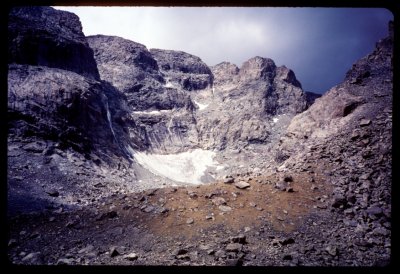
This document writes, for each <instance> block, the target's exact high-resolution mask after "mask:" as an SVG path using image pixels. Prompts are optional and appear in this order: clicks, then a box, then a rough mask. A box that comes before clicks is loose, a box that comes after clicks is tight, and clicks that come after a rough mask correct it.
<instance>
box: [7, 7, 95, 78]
mask: <svg viewBox="0 0 400 274" xmlns="http://www.w3.org/2000/svg"><path fill="white" fill-rule="evenodd" d="M8 62H9V63H17V64H28V65H34V66H47V67H52V68H60V69H64V70H69V71H73V72H76V73H78V74H80V75H82V76H85V77H89V78H93V79H96V80H99V73H98V70H97V66H96V62H95V61H94V58H93V51H92V50H91V48H90V47H89V46H88V43H87V41H86V38H85V36H84V35H83V33H82V26H81V23H80V21H79V18H78V16H76V15H75V14H73V13H69V12H64V11H57V10H54V9H52V8H50V7H15V8H12V9H11V11H10V14H9V25H8Z"/></svg>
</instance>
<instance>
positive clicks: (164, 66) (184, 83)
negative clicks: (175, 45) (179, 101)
mask: <svg viewBox="0 0 400 274" xmlns="http://www.w3.org/2000/svg"><path fill="white" fill-rule="evenodd" d="M150 52H151V54H152V55H153V56H154V59H156V60H157V63H158V64H159V66H160V69H161V72H162V73H163V74H164V75H165V79H166V84H167V86H179V87H181V88H182V89H184V90H188V91H191V90H201V89H205V88H207V87H210V86H211V85H212V81H213V75H212V73H211V70H210V68H209V67H208V66H207V65H206V64H205V63H204V62H203V61H201V59H200V58H199V57H197V56H194V55H191V54H188V53H186V52H183V51H174V50H162V49H151V50H150Z"/></svg>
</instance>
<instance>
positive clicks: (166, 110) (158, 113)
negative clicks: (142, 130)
mask: <svg viewBox="0 0 400 274" xmlns="http://www.w3.org/2000/svg"><path fill="white" fill-rule="evenodd" d="M169 111H170V110H168V109H162V110H152V111H132V113H133V114H145V115H161V114H163V113H167V112H169Z"/></svg>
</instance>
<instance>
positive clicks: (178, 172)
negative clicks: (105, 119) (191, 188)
mask: <svg viewBox="0 0 400 274" xmlns="http://www.w3.org/2000/svg"><path fill="white" fill-rule="evenodd" d="M128 150H130V151H131V152H133V150H132V149H131V148H130V147H129V148H128ZM214 156H215V152H212V151H208V150H202V149H195V150H192V151H186V152H182V153H178V154H167V155H162V154H147V153H144V152H133V157H134V158H135V160H136V161H137V162H138V163H139V164H140V165H141V166H143V167H144V168H146V169H148V170H149V171H150V172H152V173H153V174H155V175H159V176H163V177H166V178H168V179H171V180H173V181H176V182H183V183H191V184H201V183H202V181H201V177H202V176H203V175H204V172H205V171H206V169H207V167H211V166H215V165H216V164H218V163H216V162H215V161H214V160H213V158H214Z"/></svg>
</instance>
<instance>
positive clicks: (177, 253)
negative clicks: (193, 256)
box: [173, 248, 188, 256]
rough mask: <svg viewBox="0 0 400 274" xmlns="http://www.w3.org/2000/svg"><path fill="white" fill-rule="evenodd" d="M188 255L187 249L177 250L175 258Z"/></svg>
mask: <svg viewBox="0 0 400 274" xmlns="http://www.w3.org/2000/svg"><path fill="white" fill-rule="evenodd" d="M186 253H188V251H187V250H186V249H183V248H178V249H177V250H175V251H174V253H173V254H174V255H175V256H179V255H184V254H186Z"/></svg>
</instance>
